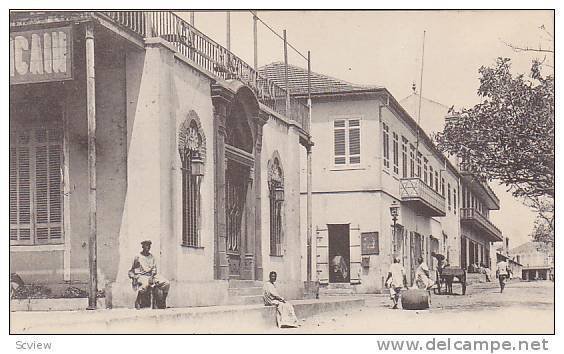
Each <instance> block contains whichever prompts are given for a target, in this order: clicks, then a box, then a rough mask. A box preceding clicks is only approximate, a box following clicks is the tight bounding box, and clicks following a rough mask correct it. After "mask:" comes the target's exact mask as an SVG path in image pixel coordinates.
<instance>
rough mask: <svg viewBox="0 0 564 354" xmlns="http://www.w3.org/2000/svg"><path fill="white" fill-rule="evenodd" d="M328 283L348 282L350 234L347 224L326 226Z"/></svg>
mask: <svg viewBox="0 0 564 354" xmlns="http://www.w3.org/2000/svg"><path fill="white" fill-rule="evenodd" d="M328 230H329V282H330V283H349V282H350V279H351V277H350V232H349V225H348V224H336V225H328Z"/></svg>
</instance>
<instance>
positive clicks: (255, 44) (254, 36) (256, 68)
mask: <svg viewBox="0 0 564 354" xmlns="http://www.w3.org/2000/svg"><path fill="white" fill-rule="evenodd" d="M257 20H258V17H257V12H256V11H253V43H254V58H253V59H254V68H255V71H257V70H258V31H257Z"/></svg>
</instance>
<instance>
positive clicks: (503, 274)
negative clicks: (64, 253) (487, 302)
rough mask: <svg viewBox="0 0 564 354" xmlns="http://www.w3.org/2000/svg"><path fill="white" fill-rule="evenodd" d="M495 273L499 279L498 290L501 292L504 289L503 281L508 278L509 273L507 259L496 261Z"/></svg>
mask: <svg viewBox="0 0 564 354" xmlns="http://www.w3.org/2000/svg"><path fill="white" fill-rule="evenodd" d="M495 273H496V275H497V277H498V279H499V287H500V288H501V291H500V292H501V293H503V289H505V282H506V281H507V279H509V275H510V274H511V272H510V271H509V265H508V264H507V261H505V260H502V261H501V262H498V263H497V270H496V272H495Z"/></svg>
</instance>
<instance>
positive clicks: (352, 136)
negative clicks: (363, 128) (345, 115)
mask: <svg viewBox="0 0 564 354" xmlns="http://www.w3.org/2000/svg"><path fill="white" fill-rule="evenodd" d="M348 123H349V163H350V164H359V163H360V120H359V119H350V120H349V121H348Z"/></svg>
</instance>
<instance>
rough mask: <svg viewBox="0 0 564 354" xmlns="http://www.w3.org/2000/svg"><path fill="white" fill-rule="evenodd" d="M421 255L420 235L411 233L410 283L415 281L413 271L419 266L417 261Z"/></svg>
mask: <svg viewBox="0 0 564 354" xmlns="http://www.w3.org/2000/svg"><path fill="white" fill-rule="evenodd" d="M422 254H423V247H422V239H421V235H420V234H418V233H417V232H412V233H411V262H410V263H411V283H412V284H413V282H414V281H415V270H416V269H417V267H418V266H419V263H418V262H417V260H418V259H419V257H421V256H422Z"/></svg>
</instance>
